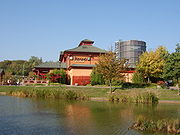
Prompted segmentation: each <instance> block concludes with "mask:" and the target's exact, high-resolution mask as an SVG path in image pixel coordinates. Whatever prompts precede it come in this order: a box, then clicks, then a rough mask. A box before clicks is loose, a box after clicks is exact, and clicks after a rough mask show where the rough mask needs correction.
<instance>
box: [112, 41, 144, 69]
mask: <svg viewBox="0 0 180 135" xmlns="http://www.w3.org/2000/svg"><path fill="white" fill-rule="evenodd" d="M145 51H146V42H144V41H139V40H128V41H116V42H115V52H116V56H117V58H119V59H122V58H125V59H127V60H128V65H129V67H130V68H135V67H136V64H137V63H138V62H139V56H140V55H141V54H142V53H143V52H145Z"/></svg>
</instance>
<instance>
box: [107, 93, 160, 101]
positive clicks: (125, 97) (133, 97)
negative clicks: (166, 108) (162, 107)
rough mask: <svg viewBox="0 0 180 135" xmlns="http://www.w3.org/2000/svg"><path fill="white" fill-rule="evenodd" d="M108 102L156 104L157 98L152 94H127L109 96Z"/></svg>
mask: <svg viewBox="0 0 180 135" xmlns="http://www.w3.org/2000/svg"><path fill="white" fill-rule="evenodd" d="M109 100H110V101H113V102H114V101H116V102H122V103H147V104H149V103H152V104H154V103H158V100H159V99H158V97H157V96H156V94H155V93H152V92H143V93H138V94H137V93H129V94H121V93H119V94H111V95H110V96H109Z"/></svg>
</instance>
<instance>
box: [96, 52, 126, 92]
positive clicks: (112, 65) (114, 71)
mask: <svg viewBox="0 0 180 135" xmlns="http://www.w3.org/2000/svg"><path fill="white" fill-rule="evenodd" d="M125 62H126V61H125V60H119V59H117V58H116V55H115V53H113V52H111V51H110V52H108V53H106V54H104V55H101V56H100V57H99V61H98V63H97V64H96V68H97V71H98V73H100V74H102V75H103V78H104V79H105V81H108V82H109V85H110V92H111V93H112V81H113V79H114V78H123V75H122V74H121V72H122V71H123V70H124V69H125Z"/></svg>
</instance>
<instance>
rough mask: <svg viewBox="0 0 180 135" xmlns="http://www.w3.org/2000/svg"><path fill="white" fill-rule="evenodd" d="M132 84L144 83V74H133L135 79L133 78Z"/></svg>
mask: <svg viewBox="0 0 180 135" xmlns="http://www.w3.org/2000/svg"><path fill="white" fill-rule="evenodd" d="M132 82H133V83H140V84H141V83H144V82H145V80H144V77H143V74H142V73H139V72H135V73H134V74H133V78H132Z"/></svg>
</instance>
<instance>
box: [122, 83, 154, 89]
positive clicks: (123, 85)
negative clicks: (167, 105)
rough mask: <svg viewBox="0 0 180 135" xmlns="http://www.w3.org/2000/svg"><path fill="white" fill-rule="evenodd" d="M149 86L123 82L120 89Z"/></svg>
mask: <svg viewBox="0 0 180 135" xmlns="http://www.w3.org/2000/svg"><path fill="white" fill-rule="evenodd" d="M148 86H150V84H146V83H130V82H125V83H123V84H122V88H145V87H148Z"/></svg>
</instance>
